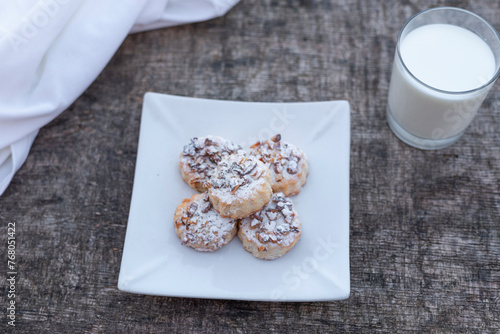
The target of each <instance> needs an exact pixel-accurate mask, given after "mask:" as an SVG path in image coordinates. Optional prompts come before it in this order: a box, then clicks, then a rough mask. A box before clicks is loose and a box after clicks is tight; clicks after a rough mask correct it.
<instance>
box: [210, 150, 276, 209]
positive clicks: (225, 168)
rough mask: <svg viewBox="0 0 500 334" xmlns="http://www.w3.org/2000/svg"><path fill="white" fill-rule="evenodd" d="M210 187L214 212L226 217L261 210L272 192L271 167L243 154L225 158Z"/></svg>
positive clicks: (211, 180)
mask: <svg viewBox="0 0 500 334" xmlns="http://www.w3.org/2000/svg"><path fill="white" fill-rule="evenodd" d="M207 186H208V196H209V198H210V201H211V202H212V204H213V206H214V208H215V210H216V211H217V212H219V213H220V215H221V216H222V217H227V218H243V217H246V216H248V215H249V214H251V213H253V212H256V211H259V210H260V209H262V207H263V206H264V205H266V204H267V203H268V202H269V199H270V198H271V195H272V193H273V191H272V179H271V172H270V171H269V168H267V167H266V166H265V165H264V164H263V163H262V162H261V161H259V160H258V159H257V158H256V157H253V156H249V155H247V154H245V153H244V152H243V151H241V152H238V153H235V154H233V155H230V156H227V157H225V158H224V159H222V160H221V161H220V162H219V164H217V167H216V168H215V170H214V172H213V173H212V176H211V177H210V181H208V183H207Z"/></svg>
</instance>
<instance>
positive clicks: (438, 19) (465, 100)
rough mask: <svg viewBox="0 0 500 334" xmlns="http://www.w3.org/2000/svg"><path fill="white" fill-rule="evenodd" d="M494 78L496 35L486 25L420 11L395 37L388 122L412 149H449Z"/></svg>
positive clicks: (499, 69) (499, 66)
mask: <svg viewBox="0 0 500 334" xmlns="http://www.w3.org/2000/svg"><path fill="white" fill-rule="evenodd" d="M499 74H500V36H499V35H498V33H497V32H496V31H495V29H494V28H493V27H492V26H491V25H490V24H489V23H488V22H486V21H485V20H484V19H482V18H481V17H479V16H477V15H475V14H473V13H471V12H468V11H466V10H463V9H459V8H452V7H439V8H433V9H429V10H426V11H423V12H421V13H419V14H417V15H415V16H413V17H412V18H410V19H409V20H408V21H407V22H406V24H405V25H404V26H403V28H402V29H401V31H400V33H399V36H398V41H397V45H396V55H395V58H394V65H393V69H392V76H391V84H390V87H389V97H388V104H387V122H388V123H389V126H390V127H391V129H392V131H393V132H394V133H395V134H396V136H398V137H399V138H400V139H401V140H402V141H404V142H405V143H407V144H409V145H411V146H414V147H417V148H420V149H439V148H443V147H446V146H449V145H451V144H453V143H454V142H455V141H457V140H458V139H459V138H460V137H461V136H462V134H463V133H464V131H465V129H466V128H467V126H468V125H469V124H470V123H471V121H472V119H473V118H474V116H475V115H476V113H477V110H478V109H479V107H480V106H481V103H482V102H483V100H484V99H485V97H486V95H487V94H488V91H489V90H490V88H491V87H492V86H493V84H494V82H495V80H496V79H497V77H498V76H499Z"/></svg>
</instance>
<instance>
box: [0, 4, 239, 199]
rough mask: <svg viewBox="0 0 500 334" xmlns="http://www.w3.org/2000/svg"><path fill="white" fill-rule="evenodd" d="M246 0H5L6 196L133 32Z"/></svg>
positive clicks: (0, 63) (1, 163) (1, 24)
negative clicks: (44, 135) (45, 135)
mask: <svg viewBox="0 0 500 334" xmlns="http://www.w3.org/2000/svg"><path fill="white" fill-rule="evenodd" d="M238 1H239V0H22V1H21V0H0V195H1V194H2V193H3V192H4V191H5V189H6V188H7V186H8V185H9V183H10V181H11V180H12V177H13V176H14V174H15V173H16V171H17V170H18V169H19V168H20V167H21V165H22V164H23V163H24V161H25V160H26V157H27V155H28V152H29V149H30V147H31V144H32V143H33V140H34V139H35V137H36V135H37V133H38V130H39V129H40V128H41V127H42V126H44V125H45V124H47V123H48V122H50V121H51V120H53V119H54V118H55V117H56V116H57V115H59V114H60V113H61V112H62V111H64V110H65V109H66V108H67V107H68V106H69V105H70V104H71V103H73V101H74V100H75V99H76V98H77V97H78V96H79V95H80V94H82V93H83V92H84V90H85V89H86V88H87V87H88V86H89V85H90V84H91V83H92V81H94V79H95V78H96V77H97V75H98V74H99V73H100V72H101V71H102V69H103V68H104V67H105V66H106V64H107V63H108V61H109V60H110V59H111V57H112V56H113V54H114V53H115V51H116V50H117V49H118V47H119V46H120V44H121V43H122V42H123V40H124V39H125V37H126V36H127V34H129V33H133V32H139V31H145V30H149V29H156V28H163V27H168V26H174V25H179V24H184V23H190V22H196V21H204V20H208V19H212V18H214V17H217V16H221V15H224V14H225V13H226V12H227V11H228V10H229V9H230V8H231V7H232V6H234V5H235V4H236V3H237V2H238Z"/></svg>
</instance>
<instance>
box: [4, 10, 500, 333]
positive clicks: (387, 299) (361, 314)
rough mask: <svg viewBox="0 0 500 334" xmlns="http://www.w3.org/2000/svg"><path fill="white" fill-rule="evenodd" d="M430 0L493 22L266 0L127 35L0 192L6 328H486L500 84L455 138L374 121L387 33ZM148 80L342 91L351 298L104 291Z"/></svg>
mask: <svg viewBox="0 0 500 334" xmlns="http://www.w3.org/2000/svg"><path fill="white" fill-rule="evenodd" d="M437 5H451V6H457V7H462V8H465V9H468V10H471V11H473V12H475V13H477V14H479V15H481V16H483V17H484V18H486V19H487V20H488V21H490V22H491V23H492V24H493V25H494V26H495V27H496V29H497V30H499V29H500V19H499V18H500V2H498V1H497V0H484V1H465V0H463V1H431V2H428V1H423V0H414V1H382V0H373V1H361V0H358V1H347V0H339V1H327V0H318V1H314V0H301V1H299V0H288V1H284V0H272V1H271V0H262V1H253V2H252V1H243V2H242V3H240V4H238V5H237V6H236V7H235V8H233V9H232V10H231V11H230V12H229V13H228V15H226V16H225V17H223V18H220V19H216V20H212V21H210V22H204V23H198V24H192V25H187V26H181V27H175V28H171V29H163V30H158V31H152V32H147V33H141V34H136V35H131V36H129V37H128V38H127V39H126V40H125V42H124V43H123V45H122V47H121V48H120V49H119V50H118V52H117V53H116V55H115V56H114V58H113V59H112V61H111V62H110V64H109V65H108V66H107V67H106V69H105V70H104V71H103V73H102V74H101V75H100V76H99V78H98V79H97V80H96V81H95V82H94V83H93V84H92V86H91V87H90V88H89V89H88V90H87V91H86V92H85V93H84V94H83V95H82V96H81V97H80V98H79V99H78V100H77V101H76V102H75V103H74V104H73V105H72V106H71V107H70V108H69V110H67V111H66V112H65V113H63V114H62V115H61V116H60V117H58V118H57V119H56V120H54V121H53V122H52V123H51V124H49V125H48V126H46V127H45V128H43V129H42V130H41V132H40V134H39V136H38V138H37V140H36V142H35V144H34V146H33V149H32V151H31V154H30V156H29V157H28V160H27V162H26V164H25V165H24V166H23V167H22V168H21V170H20V171H19V173H18V174H17V175H16V177H15V178H14V180H13V183H12V184H11V186H10V187H9V188H8V190H7V191H6V193H5V194H4V195H3V196H2V197H0V221H1V226H0V231H1V232H2V233H1V234H0V240H1V244H2V246H1V247H2V249H3V251H2V254H3V255H2V262H3V264H2V266H1V268H3V269H2V271H3V272H2V274H0V287H1V290H0V291H1V294H2V297H1V298H0V301H2V305H1V307H2V309H3V313H2V314H4V315H5V311H6V308H7V306H8V305H7V297H6V295H7V292H8V283H7V281H6V279H7V274H6V272H7V268H6V267H7V265H6V263H7V256H6V253H7V251H6V250H7V226H8V223H9V222H15V223H16V229H17V230H16V238H17V239H16V240H17V249H16V252H17V253H16V256H17V261H18V263H17V264H18V271H19V275H18V280H17V282H16V301H17V304H16V307H17V309H16V312H17V313H16V316H17V318H16V328H15V329H16V330H17V331H18V332H24V333H33V332H37V331H42V332H54V333H70V332H75V333H83V332H85V333H119V332H128V333H145V332H163V331H167V332H178V333H198V332H200V333H201V332H215V333H222V332H236V333H261V332H268V331H269V332H282V333H297V332H298V333H312V332H318V333H325V332H338V333H342V332H352V333H361V332H364V333H372V332H385V333H387V332H403V331H409V332H431V333H499V332H500V114H499V113H498V110H500V85H499V84H498V83H497V85H496V87H494V88H493V90H492V91H491V93H490V95H489V96H488V98H487V100H486V101H485V103H484V104H483V106H482V108H481V110H480V112H479V114H478V116H477V117H476V118H475V120H474V122H473V124H472V126H471V127H470V128H469V129H468V130H467V132H466V135H465V136H464V137H463V138H462V139H461V140H460V141H459V142H458V143H457V144H455V145H453V146H452V147H449V148H446V149H443V150H439V151H420V150H417V149H413V148H411V147H409V146H407V145H405V144H403V143H402V142H401V141H399V140H398V139H397V138H396V137H395V136H394V135H393V134H392V132H391V131H390V129H389V127H388V126H387V124H386V118H385V110H386V102H387V90H388V84H389V77H390V70H391V65H392V60H393V54H394V48H395V41H396V36H397V33H398V31H399V29H400V28H401V27H402V25H403V23H404V21H405V20H406V19H407V18H409V17H410V16H411V15H412V14H415V13H416V12H418V11H420V10H423V9H426V8H429V7H430V6H437ZM147 91H155V92H160V93H169V94H177V95H184V96H192V97H203V98H215V99H226V100H240V101H318V100H336V99H346V100H348V101H349V102H350V103H351V108H352V111H351V122H352V124H351V130H352V133H351V140H352V141H351V170H350V172H351V178H350V185H351V199H350V200H351V213H350V259H351V262H350V263H351V296H350V298H349V299H348V300H345V301H336V302H321V303H264V302H246V301H224V300H202V299H183V298H166V297H154V296H143V295H133V294H127V293H123V292H120V291H119V290H118V289H117V279H118V273H119V267H120V260H121V255H122V250H123V242H124V238H125V230H126V226H127V216H128V209H129V205H130V198H131V192H132V184H133V176H134V167H135V160H136V153H137V140H138V134H139V124H140V115H141V107H142V100H143V95H144V93H145V92H147ZM7 320H8V319H7V318H6V317H5V316H3V319H2V321H1V322H2V324H1V326H2V329H1V330H0V332H4V330H5V331H6V330H9V328H7Z"/></svg>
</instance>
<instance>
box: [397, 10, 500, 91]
mask: <svg viewBox="0 0 500 334" xmlns="http://www.w3.org/2000/svg"><path fill="white" fill-rule="evenodd" d="M440 10H452V11H457V12H463V13H465V14H468V15H472V16H474V17H476V18H477V19H479V20H480V21H481V22H482V23H484V24H485V25H486V26H487V27H488V28H489V29H490V30H491V31H492V32H493V34H494V35H495V36H496V39H497V41H498V42H499V44H500V35H499V34H498V32H497V31H496V29H495V28H494V27H493V26H492V25H491V24H490V23H489V22H488V21H486V20H485V19H483V18H482V17H481V16H479V15H477V14H474V13H473V12H470V11H468V10H465V9H462V8H457V7H434V8H429V9H425V10H423V11H421V12H418V13H417V14H414V15H413V16H411V17H410V18H409V19H408V20H407V21H406V22H405V24H404V25H403V27H402V28H401V30H400V31H399V34H398V40H397V43H396V54H397V55H398V58H399V60H400V61H401V65H402V66H403V68H404V69H405V71H406V72H408V74H409V75H410V77H411V78H412V79H414V80H416V81H417V82H418V83H420V84H422V85H423V86H424V87H427V88H429V89H431V90H433V91H436V92H439V93H444V94H450V95H463V94H470V93H474V92H477V91H480V90H482V89H484V88H486V87H488V86H490V85H491V84H493V83H494V82H495V80H496V79H497V78H498V76H499V75H500V65H499V64H496V63H495V66H498V68H497V70H496V71H495V73H494V74H493V76H492V77H491V79H490V80H488V81H487V82H486V83H485V84H483V85H481V86H479V87H477V88H473V89H469V90H463V91H449V90H444V89H439V88H436V87H433V86H431V85H429V84H426V83H425V82H423V81H422V80H420V79H418V78H417V77H416V76H415V75H414V74H413V73H412V72H411V71H410V70H409V69H408V67H407V66H406V64H405V62H404V60H403V57H402V56H401V51H400V46H401V39H402V35H403V31H404V30H405V29H406V27H407V26H408V24H410V22H411V21H413V20H414V19H415V18H416V17H417V16H420V15H422V14H425V13H428V12H432V11H440ZM462 28H463V27H462ZM464 29H466V28H464ZM467 30H469V29H467ZM469 31H470V30H469ZM471 32H472V31H471ZM472 33H474V32H472ZM476 35H477V34H476ZM478 37H480V36H478ZM480 38H481V37H480ZM481 40H483V38H481ZM488 47H489V46H488ZM492 51H493V50H492ZM495 62H496V61H495Z"/></svg>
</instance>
